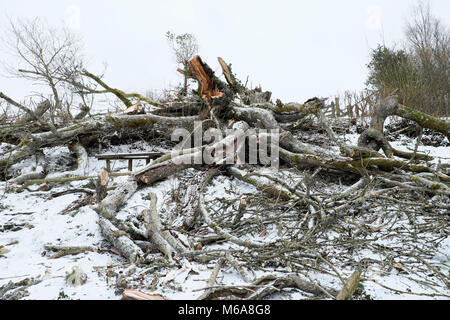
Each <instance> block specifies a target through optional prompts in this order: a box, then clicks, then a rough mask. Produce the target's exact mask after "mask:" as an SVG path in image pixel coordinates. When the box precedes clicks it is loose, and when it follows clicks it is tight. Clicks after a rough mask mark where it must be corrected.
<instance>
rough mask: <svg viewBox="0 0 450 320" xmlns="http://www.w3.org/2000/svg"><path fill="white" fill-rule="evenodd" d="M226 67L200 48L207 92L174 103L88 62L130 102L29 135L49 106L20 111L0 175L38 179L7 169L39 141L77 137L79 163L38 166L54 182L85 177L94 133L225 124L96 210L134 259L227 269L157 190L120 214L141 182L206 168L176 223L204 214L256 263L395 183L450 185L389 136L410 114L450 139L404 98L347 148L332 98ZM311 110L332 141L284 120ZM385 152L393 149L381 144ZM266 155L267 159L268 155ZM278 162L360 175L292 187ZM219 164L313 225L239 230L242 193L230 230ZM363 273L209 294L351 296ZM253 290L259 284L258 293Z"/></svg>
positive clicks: (3, 134)
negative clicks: (275, 93)
mask: <svg viewBox="0 0 450 320" xmlns="http://www.w3.org/2000/svg"><path fill="white" fill-rule="evenodd" d="M219 64H220V66H221V69H222V72H223V74H224V77H225V82H224V81H222V80H220V79H219V77H217V76H216V75H215V74H214V72H213V71H212V69H211V68H210V67H209V66H208V65H207V64H206V63H205V62H204V61H202V59H201V58H200V57H199V56H196V57H194V58H193V59H192V60H191V61H190V62H189V65H188V66H189V77H191V78H193V79H195V80H197V82H198V89H197V90H196V91H194V93H193V96H192V97H191V100H189V99H187V100H186V98H185V100H183V101H178V102H177V103H175V104H174V103H173V102H170V103H167V104H166V105H164V104H160V103H158V104H156V103H152V101H150V100H148V99H146V98H145V99H144V97H142V96H140V95H138V94H129V93H125V92H123V91H121V90H118V89H114V88H111V87H109V86H108V85H107V84H106V83H104V82H103V81H102V80H101V79H100V78H99V77H96V76H95V75H93V74H91V73H89V72H88V71H84V73H83V74H84V76H87V77H89V78H90V79H93V80H94V81H95V82H97V83H98V84H99V85H100V86H102V87H103V88H104V90H105V91H91V92H90V93H100V92H110V93H113V94H114V95H116V96H117V97H118V98H119V99H120V100H121V101H122V102H123V103H124V105H125V106H126V107H127V109H125V110H124V112H122V113H119V114H108V115H97V116H93V117H86V118H84V119H82V120H73V123H72V124H71V125H69V126H65V127H61V128H54V129H53V130H45V131H40V132H35V131H30V132H27V133H24V132H21V128H23V125H24V123H26V122H29V121H37V120H39V119H40V117H41V116H42V112H45V111H42V110H36V111H35V112H32V111H27V110H25V111H26V113H27V118H26V121H24V119H21V120H20V121H18V122H17V123H16V124H14V125H12V126H9V127H8V128H2V129H1V131H0V138H1V140H0V142H7V143H10V144H14V145H15V146H14V147H13V148H11V149H10V150H8V151H6V152H3V153H2V154H1V158H0V178H1V179H2V180H6V179H11V180H10V182H14V183H15V184H22V185H23V186H29V185H31V184H32V183H33V181H32V180H30V179H31V178H34V176H30V179H27V177H28V176H24V177H11V176H10V175H9V174H8V170H7V169H8V167H10V166H12V165H14V164H16V163H18V162H20V161H21V160H23V159H26V158H27V157H30V156H31V155H33V154H35V153H36V152H38V150H42V149H43V148H49V147H54V146H61V145H70V146H71V150H72V151H73V152H74V153H76V155H77V157H78V162H77V164H78V166H77V168H76V169H74V170H72V171H67V172H65V173H61V174H57V175H55V174H53V175H48V176H47V177H45V178H44V177H42V173H40V174H39V176H38V177H39V178H42V180H39V181H54V180H51V179H52V178H53V179H55V178H58V179H64V178H69V179H70V177H73V176H83V175H86V174H87V173H86V172H85V171H86V168H87V164H86V162H87V161H88V155H87V151H86V150H88V149H89V146H90V143H91V141H92V140H101V139H102V138H104V137H108V136H109V135H111V134H112V133H113V132H116V131H118V130H120V131H123V132H133V133H134V134H135V135H136V131H137V132H138V133H139V134H138V135H136V136H148V135H150V134H152V132H153V134H155V132H156V133H157V135H158V137H159V138H161V139H165V140H167V141H169V139H170V134H171V133H172V131H173V129H174V128H183V129H185V130H186V131H187V132H188V133H189V138H188V140H187V142H192V141H193V140H194V138H195V137H196V135H197V134H198V133H199V134H200V135H203V134H204V133H205V132H207V129H208V128H209V129H214V130H216V133H217V132H218V133H219V135H216V136H215V139H214V141H206V140H207V139H204V138H203V137H201V138H200V140H199V141H200V145H194V146H192V145H191V144H190V143H186V145H184V147H182V148H181V149H178V150H172V151H171V152H167V153H166V154H164V155H163V156H161V157H160V158H158V159H156V160H154V161H153V162H151V163H149V164H148V165H146V166H145V167H142V168H140V169H138V170H135V171H134V172H132V174H131V177H130V178H129V179H128V180H127V181H126V182H124V183H122V184H121V185H119V186H117V188H115V189H114V190H111V191H109V192H108V194H107V195H105V194H103V195H102V196H99V195H98V196H97V199H98V200H99V203H97V204H96V205H94V206H93V208H94V210H95V211H96V212H97V213H98V215H99V226H100V228H101V231H102V234H103V235H104V237H105V238H106V239H107V240H108V241H109V242H110V243H111V244H112V245H113V246H114V247H115V248H116V249H117V250H118V251H119V252H120V254H121V255H122V256H123V257H125V258H126V259H127V260H128V261H129V262H131V263H135V264H144V263H149V261H150V259H149V258H147V257H146V253H145V252H144V251H143V250H142V249H141V247H142V243H143V242H144V243H148V244H149V245H148V247H151V248H153V249H154V250H158V251H160V252H161V253H163V254H164V256H165V257H166V258H167V259H169V260H170V261H172V259H176V257H185V258H189V259H192V260H195V261H199V262H204V261H210V260H214V259H219V260H218V261H220V264H218V268H220V266H221V265H222V264H223V263H224V261H225V260H224V259H228V260H230V256H229V254H230V253H227V255H225V254H224V253H219V254H216V253H214V252H208V250H203V249H202V248H201V246H203V244H202V243H201V242H200V243H201V246H200V249H199V248H197V249H196V248H194V247H192V246H190V245H187V244H185V243H183V242H182V241H180V239H178V238H177V237H176V236H175V233H173V230H167V229H164V226H163V224H162V222H161V218H160V213H159V212H158V209H157V205H156V204H157V202H158V198H157V196H156V195H155V194H154V193H150V205H149V209H146V210H143V211H142V212H141V213H140V216H141V218H142V221H143V222H142V225H141V226H136V225H133V224H132V223H128V222H127V221H124V220H121V219H118V218H117V215H118V213H119V212H120V210H121V208H122V207H123V206H124V205H125V204H126V202H127V200H128V199H129V198H130V197H132V196H133V194H134V193H135V192H137V191H139V190H144V189H145V188H147V187H148V186H152V185H154V184H155V183H156V182H158V181H161V180H164V179H166V178H168V177H171V176H174V175H176V174H177V173H179V172H182V171H183V170H186V169H188V168H193V169H195V170H200V172H201V174H199V176H198V177H197V179H194V180H192V181H193V182H192V183H191V184H190V185H189V186H188V187H187V190H186V193H185V197H186V198H185V199H184V201H182V202H181V204H180V207H179V210H178V211H177V212H178V213H177V217H175V218H176V219H173V221H175V222H174V223H173V226H172V228H174V229H177V230H182V231H186V230H191V229H195V222H196V221H198V220H201V221H202V223H203V224H204V225H206V226H207V227H208V228H209V230H211V231H212V232H213V233H214V234H215V238H214V239H213V240H211V241H212V242H214V241H219V240H220V241H229V242H230V243H232V244H233V245H236V246H237V247H241V248H247V249H249V250H253V251H252V253H257V254H256V256H255V255H254V254H253V255H252V253H249V254H248V255H247V256H245V255H244V256H245V258H246V259H247V261H253V262H252V263H256V262H258V261H261V260H264V259H266V260H270V259H271V257H272V258H273V257H278V256H279V255H280V252H289V253H292V252H296V251H295V250H297V251H298V250H299V248H304V247H303V246H306V245H308V244H309V243H310V242H311V241H313V239H314V237H318V236H319V235H320V234H322V233H324V232H326V230H327V229H328V228H330V226H332V225H333V224H334V223H335V222H336V221H337V220H339V219H341V218H342V217H343V216H345V215H346V214H347V212H348V211H347V210H350V208H355V207H357V206H358V205H361V204H365V203H368V202H369V201H372V200H373V199H377V198H380V197H382V196H386V195H389V194H390V193H391V192H394V191H395V192H403V193H404V194H406V195H408V194H409V193H411V192H421V193H423V194H431V195H444V196H448V195H449V194H450V192H449V189H450V185H449V178H448V176H449V170H448V168H443V167H441V166H438V165H435V164H430V163H428V161H430V160H432V157H430V156H427V155H421V154H419V153H417V152H413V153H407V152H402V151H399V150H395V149H394V148H393V147H392V146H391V145H390V143H389V142H388V141H387V139H386V137H385V136H384V133H383V128H384V123H385V120H386V118H387V117H389V116H393V115H395V116H398V117H402V118H405V119H408V120H412V121H414V122H416V123H417V125H419V126H420V127H422V128H427V129H431V130H434V131H436V132H439V133H441V134H443V135H444V136H445V137H447V139H450V123H449V122H447V121H443V120H440V119H437V118H434V117H431V116H429V115H426V114H423V113H421V112H418V111H415V110H414V109H412V108H409V107H406V106H403V105H401V104H399V103H398V102H397V101H396V99H395V97H388V98H384V99H380V102H379V105H378V106H377V107H376V110H375V113H374V115H373V117H372V121H371V124H370V127H369V128H368V129H367V130H365V131H364V132H362V134H361V135H360V137H359V141H358V145H357V146H353V145H349V144H347V143H346V142H345V141H344V140H343V139H342V138H340V136H339V135H338V134H336V132H335V130H334V128H333V124H332V123H331V121H330V119H328V118H327V117H326V116H325V109H326V105H325V101H324V100H323V99H318V98H313V99H310V100H308V101H307V102H305V103H304V104H299V103H287V104H283V103H282V102H281V101H277V103H276V104H273V103H272V102H271V93H270V92H263V91H262V90H261V88H256V89H248V88H246V86H245V85H242V83H241V82H240V81H239V80H238V79H237V77H236V76H235V75H234V74H233V72H232V70H231V66H230V65H228V64H226V63H225V61H224V60H223V59H221V58H219ZM184 72H185V71H184ZM0 97H1V96H0ZM132 98H133V99H137V100H139V101H141V102H142V103H149V104H152V105H157V106H158V108H159V109H158V110H155V111H153V112H149V113H143V112H145V111H144V109H143V108H140V107H141V106H140V104H133V103H132V101H131V100H130V99H132ZM180 108H182V109H184V110H185V111H186V110H187V114H194V115H193V116H180V115H179V113H180ZM38 111H39V112H38ZM134 113H139V114H134ZM160 114H164V115H160ZM306 117H310V118H312V119H314V120H315V121H316V123H317V124H318V127H320V128H321V129H322V132H323V134H325V135H326V136H327V138H326V139H327V140H329V141H330V144H329V146H320V145H316V144H312V143H306V142H302V141H301V136H299V134H298V133H297V134H296V133H294V132H291V131H290V130H289V128H288V127H287V126H286V124H290V123H293V122H296V121H299V120H302V119H304V118H306ZM198 122H200V123H201V124H204V123H208V126H206V128H203V127H199V126H198ZM219 136H220V137H219ZM211 140H212V139H211ZM330 146H331V147H330ZM252 147H255V148H256V149H257V150H258V152H256V153H255V154H256V156H255V158H254V159H250V158H249V157H250V156H249V153H250V154H251V152H250V151H251V148H252ZM262 148H266V149H269V150H270V152H268V153H270V156H271V157H272V160H275V161H274V162H267V161H266V162H264V161H263V160H264V159H263V158H264V157H263V155H264V154H263V153H261V152H260V150H261V149H262ZM380 149H382V151H383V153H384V155H383V154H381V153H379V152H378V151H379V150H380ZM267 151H268V150H265V152H267ZM265 156H266V157H269V156H268V154H265ZM395 156H398V157H401V158H403V159H408V160H415V162H414V163H412V162H411V161H406V160H400V159H398V158H395ZM252 160H254V161H253V162H252ZM269 165H275V166H276V167H277V168H278V167H280V168H281V170H304V171H308V170H309V169H313V170H315V173H314V174H313V176H315V174H317V172H318V171H316V170H320V171H322V172H327V173H328V174H329V175H330V176H338V177H339V179H340V178H341V177H342V178H348V179H351V180H354V181H356V182H355V183H353V184H352V185H351V186H350V187H348V188H347V189H346V190H345V191H344V192H342V193H341V194H338V193H336V194H332V195H331V196H329V195H326V194H320V193H315V194H312V193H311V187H310V184H311V182H308V181H307V180H308V179H307V178H306V177H305V178H304V179H302V180H300V181H298V182H296V184H295V185H292V184H289V183H287V182H286V181H284V180H282V179H280V178H277V177H276V176H275V175H271V174H264V173H260V172H258V169H259V168H261V167H264V166H269ZM219 172H222V173H223V174H225V175H228V176H229V177H235V178H236V179H239V180H240V181H243V182H245V183H247V184H250V185H252V186H254V187H255V188H256V189H257V190H259V191H261V192H264V193H265V194H267V195H269V196H270V197H271V198H275V199H277V201H278V199H282V200H283V201H288V202H290V201H292V202H293V204H292V207H298V208H301V210H303V211H302V212H303V216H304V220H303V221H302V223H301V225H302V226H305V225H308V224H310V223H312V226H311V227H309V228H308V230H307V232H305V234H303V236H302V237H300V239H297V240H296V241H295V242H293V243H291V244H286V243H282V242H280V241H277V240H275V241H272V242H259V241H249V240H245V239H242V238H241V237H239V236H237V235H235V234H233V231H236V230H234V229H233V228H238V227H240V226H241V225H240V223H241V221H240V219H241V217H242V215H243V213H242V210H245V203H244V202H245V201H244V202H242V201H241V202H240V206H239V211H238V212H237V213H236V216H237V215H238V214H239V218H236V217H235V219H234V220H233V221H234V222H233V224H232V227H230V226H228V225H224V224H223V223H220V222H218V221H216V220H215V218H214V214H213V213H212V212H211V211H210V209H209V208H208V205H207V201H206V200H205V195H204V193H205V190H206V189H207V188H208V185H209V184H210V183H211V181H212V180H213V179H214V177H215V176H216V175H218V174H219ZM310 180H313V178H310ZM61 181H63V180H61ZM68 181H69V180H68ZM102 190H103V191H102V192H103V193H105V192H106V185H105V184H103V188H102ZM90 196H91V195H90ZM91 198H92V199H91ZM91 198H89V201H93V197H91ZM393 199H394V198H392V199H391V198H390V200H391V201H394V200H393ZM447 200H448V199H447ZM446 205H448V204H445V205H444V207H439V206H438V207H436V208H438V209H442V208H446V207H445V206H446ZM173 221H172V222H173ZM299 230H300V229H299ZM203 242H204V243H206V242H207V241H206V240H204V241H203ZM246 254H247V253H246ZM320 257H321V256H320ZM231 260H233V259H231ZM255 261H256V262H255ZM258 263H259V262H258ZM249 264H251V263H249ZM216 271H217V272H218V270H216ZM217 272H216V273H215V277H216V276H217ZM215 277H214V279H215ZM246 277H247V276H246ZM247 278H248V277H247ZM358 281H359V273H358V279H357V280H354V279H353V280H352V279H351V280H349V281H348V283H347V284H346V283H344V289H342V291H341V292H340V293H339V292H338V291H337V290H331V289H328V288H327V289H324V288H322V287H321V286H320V284H314V283H310V282H305V281H304V280H302V279H300V278H299V277H298V276H296V275H292V276H287V277H283V278H275V277H274V278H270V279H265V280H264V281H257V282H255V283H253V284H252V285H249V287H248V288H247V289H245V290H244V289H240V290H231V289H230V290H228V291H227V290H222V289H221V290H213V289H211V288H210V290H208V291H207V295H206V294H205V295H206V296H210V297H213V296H214V297H216V296H224V295H226V294H225V293H224V292H228V294H234V295H239V296H242V297H246V298H248V299H257V298H261V297H265V296H267V295H269V294H272V293H273V292H274V288H275V291H276V288H284V287H294V288H299V289H300V290H303V291H306V292H310V293H312V294H314V295H316V296H318V295H325V296H328V297H332V298H338V299H349V298H351V296H352V294H353V292H354V291H355V288H356V285H357V284H358ZM262 283H264V284H266V283H270V285H267V286H265V285H264V286H263V285H262ZM255 289H257V291H254V290H255ZM252 290H253V291H252Z"/></svg>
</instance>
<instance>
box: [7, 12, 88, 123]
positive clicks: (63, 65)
mask: <svg viewBox="0 0 450 320" xmlns="http://www.w3.org/2000/svg"><path fill="white" fill-rule="evenodd" d="M3 36H4V38H5V39H4V41H3V43H4V46H5V48H6V50H7V51H8V52H9V53H10V54H11V55H13V56H15V57H16V58H17V59H16V60H17V61H18V63H17V65H11V64H9V65H7V66H6V71H7V73H8V74H10V75H11V76H14V77H18V78H23V79H27V80H30V81H32V82H33V84H41V85H44V86H47V87H48V88H49V89H50V91H51V94H50V99H49V100H50V102H51V107H50V109H51V112H50V115H51V118H52V122H53V123H54V122H55V120H54V117H55V115H58V116H60V118H61V119H65V118H66V117H69V119H70V118H72V116H71V112H70V107H71V106H72V104H73V99H74V97H73V93H74V92H73V91H72V90H71V88H70V86H68V82H67V79H71V80H73V81H75V78H78V79H79V78H80V74H81V70H82V69H83V59H82V56H81V54H80V49H81V40H80V39H79V38H78V37H77V36H76V35H75V34H74V33H72V32H71V31H70V30H69V29H67V28H62V29H56V28H53V27H51V26H50V25H49V24H48V23H47V22H46V21H45V20H44V19H41V18H35V19H32V20H16V21H12V20H11V21H10V25H9V29H8V30H7V32H6V34H4V35H3ZM77 81H81V79H80V80H77ZM41 97H42V95H41Z"/></svg>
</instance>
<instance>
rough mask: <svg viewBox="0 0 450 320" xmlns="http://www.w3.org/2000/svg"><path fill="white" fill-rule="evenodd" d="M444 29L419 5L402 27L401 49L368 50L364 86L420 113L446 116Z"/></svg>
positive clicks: (449, 111) (449, 46)
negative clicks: (396, 98)
mask: <svg viewBox="0 0 450 320" xmlns="http://www.w3.org/2000/svg"><path fill="white" fill-rule="evenodd" d="M449 34H450V33H449V31H448V28H446V27H445V26H443V25H442V24H441V23H440V21H439V20H438V19H436V18H435V17H433V16H432V15H431V13H430V8H429V7H428V6H424V5H422V4H419V6H418V7H416V8H415V9H414V14H413V15H412V21H411V22H409V23H408V25H407V27H406V39H407V44H406V47H405V48H404V49H395V48H388V47H386V46H384V45H382V46H381V45H380V46H378V47H377V48H376V49H375V50H372V53H371V61H370V63H369V64H368V68H369V77H368V80H367V85H369V86H370V87H371V88H374V89H377V90H381V91H382V93H383V94H385V95H388V94H391V93H393V92H396V94H397V95H398V96H399V100H400V103H403V104H405V105H408V106H410V107H413V108H416V109H418V110H420V111H423V112H426V113H429V114H433V115H437V116H450V107H449V92H450V81H449V77H450V36H449Z"/></svg>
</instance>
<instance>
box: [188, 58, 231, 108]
mask: <svg viewBox="0 0 450 320" xmlns="http://www.w3.org/2000/svg"><path fill="white" fill-rule="evenodd" d="M188 64H189V70H190V71H191V73H192V74H193V76H194V77H195V78H196V79H197V80H198V82H199V84H200V88H199V92H198V93H199V95H200V96H201V97H202V98H203V100H204V101H205V102H206V103H207V104H208V105H209V106H211V104H212V99H215V98H220V97H222V96H223V93H222V92H220V91H219V90H218V89H217V83H216V81H215V77H214V71H212V69H211V68H210V67H209V66H208V65H207V64H206V63H204V62H203V61H202V59H201V58H200V57H199V56H195V57H194V58H193V59H192V60H191V61H189V63H188Z"/></svg>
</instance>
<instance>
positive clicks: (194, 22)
mask: <svg viewBox="0 0 450 320" xmlns="http://www.w3.org/2000/svg"><path fill="white" fill-rule="evenodd" d="M429 3H430V5H431V8H432V12H433V13H434V14H435V15H436V16H437V17H438V18H440V19H441V20H442V21H443V22H444V23H445V24H447V25H448V24H449V23H450V1H448V0H431V1H429ZM414 4H416V1H412V0H395V1H392V0H368V1H366V0H340V1H332V0H326V1H325V0H322V1H320V0H319V1H318V0H315V1H294V0H285V1H283V0H279V1H263V0H259V1H249V0H227V1H214V0H209V1H206V0H205V1H200V0H198V1H189V0H179V1H175V0H174V1H172V0H164V1H163V0H161V1H156V0H147V1H144V0H141V1H138V0H128V1H124V0H120V1H119V0H115V1H114V0H79V1H76V0H70V1H67V0H59V1H54V0H39V1H32V0H14V1H11V0H0V28H1V29H0V31H1V32H3V31H4V30H5V27H6V26H7V22H8V19H9V18H13V19H15V18H24V17H28V18H32V17H36V16H39V17H45V18H46V19H47V20H48V22H49V23H50V24H51V25H54V26H58V25H63V24H67V25H69V26H70V27H71V28H72V29H73V30H74V31H76V32H77V33H79V34H81V36H82V38H83V40H84V51H83V52H84V55H85V56H86V57H87V58H88V61H89V69H90V70H91V71H92V72H94V73H95V72H101V71H102V62H107V64H108V69H107V73H106V76H105V81H106V82H107V83H109V84H110V85H111V86H113V87H117V88H121V89H123V90H130V91H131V90H133V91H140V92H142V93H145V91H146V90H149V89H156V90H160V89H162V88H164V87H169V86H170V85H174V84H176V83H177V82H179V81H181V79H180V76H179V75H178V74H177V73H176V72H175V70H176V65H175V61H174V58H173V56H172V54H171V51H170V49H169V47H168V45H167V41H166V39H165V33H166V32H167V31H168V30H170V31H172V32H175V33H185V32H189V33H193V34H195V35H196V36H197V38H198V42H199V54H200V56H201V57H202V58H203V59H204V61H206V62H207V63H208V64H209V65H210V66H211V67H212V68H213V69H215V70H216V73H220V72H219V70H220V68H219V65H218V62H217V57H222V58H223V59H224V60H225V61H226V62H227V63H232V65H233V70H234V71H235V72H236V73H237V75H238V77H239V78H240V79H241V80H242V81H245V79H246V77H247V76H249V82H251V83H252V84H253V86H255V85H259V84H261V85H262V88H263V89H266V90H270V91H272V92H273V98H281V100H282V101H284V102H287V101H298V102H303V101H304V100H306V99H308V98H310V97H313V96H322V97H325V96H330V95H335V94H337V93H342V92H344V91H345V90H358V89H361V88H363V87H364V82H365V79H366V76H367V68H366V64H367V63H368V62H369V52H370V49H371V48H374V47H376V45H377V44H378V43H380V42H383V41H384V42H385V43H387V44H393V43H397V44H400V43H401V41H402V38H403V30H404V25H405V21H406V19H407V18H408V16H409V15H410V14H411V7H412V6H413V5H414ZM5 59H11V58H10V57H9V56H6V55H5V54H4V53H3V52H0V61H1V60H3V61H5ZM8 62H9V63H11V62H12V63H14V61H11V60H9V61H8ZM32 90H34V88H33V86H31V84H30V83H28V82H23V81H20V80H17V79H8V78H5V77H3V76H2V75H0V91H3V92H5V93H7V94H9V95H10V96H12V97H14V98H16V99H18V100H20V99H21V98H23V97H24V96H25V95H27V94H29V93H30V92H31V91H32Z"/></svg>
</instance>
